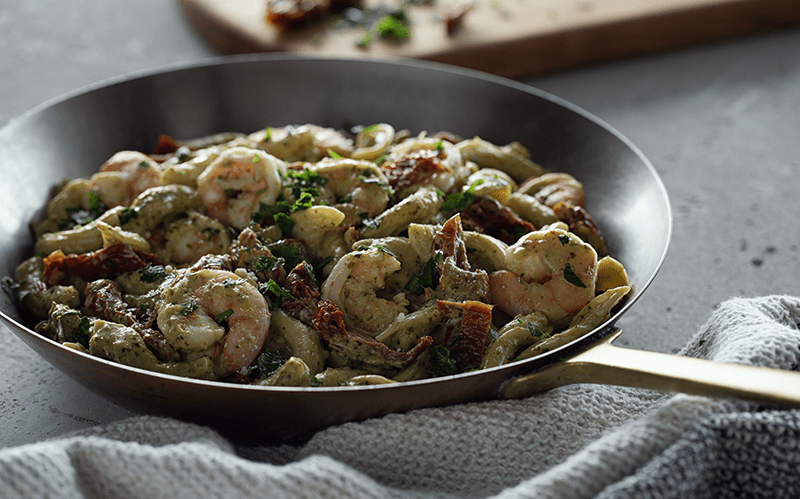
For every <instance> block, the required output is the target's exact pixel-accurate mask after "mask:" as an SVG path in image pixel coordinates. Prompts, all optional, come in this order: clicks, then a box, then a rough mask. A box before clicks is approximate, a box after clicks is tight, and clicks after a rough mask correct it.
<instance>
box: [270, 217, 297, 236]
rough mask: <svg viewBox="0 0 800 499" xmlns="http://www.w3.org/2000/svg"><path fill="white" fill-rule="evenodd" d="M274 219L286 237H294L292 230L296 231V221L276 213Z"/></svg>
mask: <svg viewBox="0 0 800 499" xmlns="http://www.w3.org/2000/svg"><path fill="white" fill-rule="evenodd" d="M272 218H274V219H275V225H277V226H278V227H279V228H280V229H281V232H282V233H283V235H284V237H290V236H291V235H292V229H294V220H292V217H290V216H289V215H287V214H286V213H276V214H274V215H272Z"/></svg>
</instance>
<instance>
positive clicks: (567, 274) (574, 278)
mask: <svg viewBox="0 0 800 499" xmlns="http://www.w3.org/2000/svg"><path fill="white" fill-rule="evenodd" d="M564 279H565V280H566V281H567V282H568V283H570V284H572V285H573V286H577V287H579V288H585V287H586V284H584V283H583V281H581V278H580V277H578V274H576V273H575V271H574V270H572V266H571V265H570V264H567V265H566V266H565V267H564Z"/></svg>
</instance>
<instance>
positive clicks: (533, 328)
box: [527, 321, 549, 338]
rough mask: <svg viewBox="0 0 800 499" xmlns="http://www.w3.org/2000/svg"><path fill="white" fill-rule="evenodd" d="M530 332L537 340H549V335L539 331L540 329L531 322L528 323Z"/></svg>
mask: <svg viewBox="0 0 800 499" xmlns="http://www.w3.org/2000/svg"><path fill="white" fill-rule="evenodd" d="M527 326H528V331H530V332H531V336H533V337H536V338H547V337H548V336H549V335H547V334H545V333H544V331H542V330H541V329H539V328H538V327H536V326H534V325H533V324H532V323H531V321H528V324H527Z"/></svg>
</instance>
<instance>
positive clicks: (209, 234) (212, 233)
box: [202, 227, 219, 241]
mask: <svg viewBox="0 0 800 499" xmlns="http://www.w3.org/2000/svg"><path fill="white" fill-rule="evenodd" d="M202 232H203V233H204V234H206V237H207V238H208V240H209V241H210V240H211V239H213V238H214V236H216V235H217V234H219V229H217V228H215V227H206V228H205V229H203V230H202Z"/></svg>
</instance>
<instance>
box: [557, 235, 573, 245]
mask: <svg viewBox="0 0 800 499" xmlns="http://www.w3.org/2000/svg"><path fill="white" fill-rule="evenodd" d="M558 240H559V241H561V245H562V246H566V245H567V244H569V243H570V241H571V239H570V238H569V236H568V235H566V234H559V235H558Z"/></svg>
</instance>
